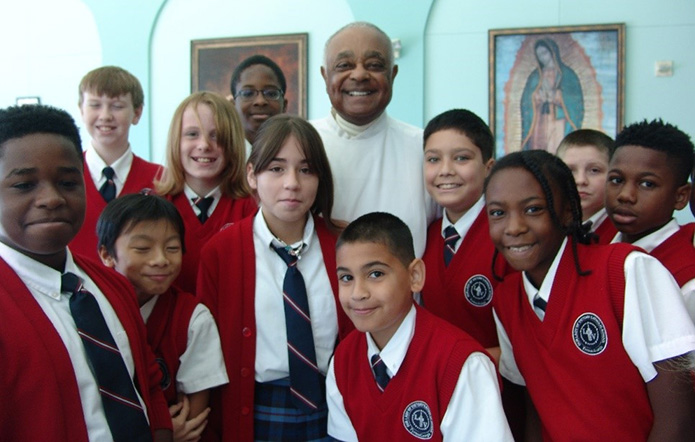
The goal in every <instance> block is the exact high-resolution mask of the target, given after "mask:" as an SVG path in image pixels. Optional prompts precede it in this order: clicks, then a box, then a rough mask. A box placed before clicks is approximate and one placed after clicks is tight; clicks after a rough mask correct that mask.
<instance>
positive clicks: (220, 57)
mask: <svg viewBox="0 0 695 442" xmlns="http://www.w3.org/2000/svg"><path fill="white" fill-rule="evenodd" d="M307 37H308V34H306V33H302V34H283V35H265V36H256V37H233V38H217V39H208V40H192V41H191V92H197V91H201V90H208V91H214V92H217V93H220V94H222V95H224V96H225V97H228V98H229V97H231V84H230V83H231V79H232V72H233V71H234V68H235V67H236V66H237V65H238V64H239V63H240V62H241V61H242V60H244V59H245V58H247V57H250V56H252V55H256V54H260V55H265V56H266V57H268V58H270V59H271V60H273V61H274V62H275V63H277V64H278V66H280V69H282V73H283V74H284V75H285V79H286V80H287V90H286V91H284V93H285V98H286V99H287V102H288V104H287V113H290V114H294V115H300V116H302V117H304V118H306V116H307V90H306V89H307Z"/></svg>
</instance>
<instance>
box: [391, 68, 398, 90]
mask: <svg viewBox="0 0 695 442" xmlns="http://www.w3.org/2000/svg"><path fill="white" fill-rule="evenodd" d="M396 75H398V65H397V64H394V65H393V68H392V69H391V86H393V80H395V79H396Z"/></svg>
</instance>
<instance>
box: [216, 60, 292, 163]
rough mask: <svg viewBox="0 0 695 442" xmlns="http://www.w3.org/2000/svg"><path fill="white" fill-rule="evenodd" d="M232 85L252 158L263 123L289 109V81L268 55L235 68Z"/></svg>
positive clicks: (247, 149) (247, 153)
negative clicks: (254, 144) (254, 145)
mask: <svg viewBox="0 0 695 442" xmlns="http://www.w3.org/2000/svg"><path fill="white" fill-rule="evenodd" d="M229 86H230V90H231V92H232V101H233V102H234V106H235V107H236V110H237V112H238V113H239V117H240V118H241V124H242V125H243V126H244V138H245V140H246V158H248V157H249V155H251V144H253V142H254V141H255V140H256V134H257V133H258V129H259V128H260V127H261V124H262V123H263V122H264V121H266V120H267V119H268V118H270V117H272V116H273V115H277V114H281V113H283V112H285V110H286V109H287V98H286V97H285V94H286V93H287V81H286V80H285V74H283V72H282V69H280V66H278V65H277V63H275V62H274V61H273V60H271V59H270V58H268V57H266V56H265V55H260V54H255V55H252V56H250V57H248V58H246V59H244V60H242V61H241V63H239V64H238V65H237V67H236V68H234V72H232V80H231V82H230V84H229Z"/></svg>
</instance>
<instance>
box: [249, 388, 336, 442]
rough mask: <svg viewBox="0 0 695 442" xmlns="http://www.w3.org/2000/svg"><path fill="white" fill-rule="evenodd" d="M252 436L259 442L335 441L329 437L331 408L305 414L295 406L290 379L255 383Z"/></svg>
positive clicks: (324, 404)
mask: <svg viewBox="0 0 695 442" xmlns="http://www.w3.org/2000/svg"><path fill="white" fill-rule="evenodd" d="M255 395H256V397H255V401H254V408H253V432H254V439H255V440H256V441H273V442H275V441H297V442H299V441H302V442H303V441H317V442H318V441H320V442H323V441H326V442H328V441H332V440H334V439H333V438H331V437H329V436H328V433H327V431H326V426H327V423H328V407H327V405H326V402H325V401H324V402H323V403H322V404H321V406H320V407H319V408H318V410H316V411H315V412H313V413H311V414H304V412H303V411H301V410H299V409H297V408H296V407H295V406H294V405H293V404H292V397H291V396H292V394H291V393H290V381H289V379H280V380H277V381H273V382H265V383H259V382H256V388H255Z"/></svg>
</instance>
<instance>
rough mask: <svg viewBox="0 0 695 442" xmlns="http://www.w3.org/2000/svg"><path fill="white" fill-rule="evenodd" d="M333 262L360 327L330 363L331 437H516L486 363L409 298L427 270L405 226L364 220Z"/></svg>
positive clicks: (377, 217)
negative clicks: (513, 435)
mask: <svg viewBox="0 0 695 442" xmlns="http://www.w3.org/2000/svg"><path fill="white" fill-rule="evenodd" d="M336 257H337V274H338V280H339V296H340V302H341V305H342V307H343V309H344V310H345V312H346V313H347V315H348V316H349V317H350V319H351V320H352V321H353V323H354V325H355V327H356V328H357V330H355V331H353V332H352V333H351V334H349V335H348V337H347V338H346V339H345V340H343V341H342V342H341V343H340V344H339V345H338V348H337V350H336V352H335V355H334V357H333V359H332V361H331V363H330V366H329V370H328V375H327V379H326V389H327V401H328V410H329V411H328V433H329V435H331V436H332V437H334V438H336V439H338V440H344V441H355V440H358V439H359V440H405V439H407V438H413V437H415V438H418V439H430V438H432V439H434V440H442V439H443V440H486V439H487V440H512V436H511V433H510V431H509V426H508V424H507V421H506V419H505V417H504V412H503V410H502V403H501V400H500V387H499V378H498V376H497V372H496V370H495V365H494V363H493V361H492V358H490V356H489V355H487V354H486V353H485V350H484V349H483V348H482V347H481V346H480V344H479V343H478V342H476V341H475V340H474V339H473V338H471V337H470V336H469V335H468V334H466V333H465V332H463V331H461V330H460V329H458V328H456V327H454V326H452V325H451V324H449V323H447V322H446V321H444V320H442V319H440V318H438V317H436V316H434V315H433V314H431V313H429V312H428V311H426V310H424V309H422V308H421V307H419V306H416V305H415V304H414V302H413V293H414V292H417V291H419V290H421V289H422V286H423V284H424V282H425V265H424V263H423V261H422V260H420V259H416V258H415V252H414V249H413V238H412V235H411V234H410V230H409V229H408V227H407V226H406V225H405V224H404V223H403V222H402V221H401V220H400V219H398V218H397V217H395V216H394V215H391V214H388V213H379V212H375V213H369V214H366V215H363V216H361V217H359V218H358V219H356V220H355V221H353V222H352V223H350V225H348V227H347V228H346V229H345V231H344V232H343V233H342V234H341V235H340V238H339V239H338V243H337V245H336ZM471 410H477V411H476V412H475V413H471Z"/></svg>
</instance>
